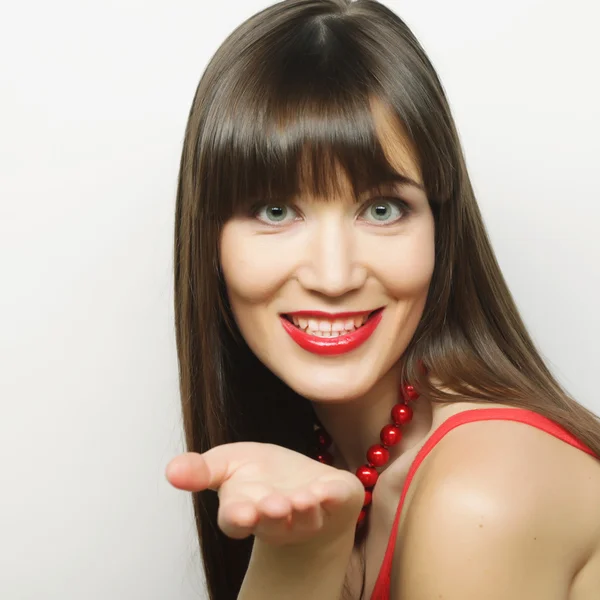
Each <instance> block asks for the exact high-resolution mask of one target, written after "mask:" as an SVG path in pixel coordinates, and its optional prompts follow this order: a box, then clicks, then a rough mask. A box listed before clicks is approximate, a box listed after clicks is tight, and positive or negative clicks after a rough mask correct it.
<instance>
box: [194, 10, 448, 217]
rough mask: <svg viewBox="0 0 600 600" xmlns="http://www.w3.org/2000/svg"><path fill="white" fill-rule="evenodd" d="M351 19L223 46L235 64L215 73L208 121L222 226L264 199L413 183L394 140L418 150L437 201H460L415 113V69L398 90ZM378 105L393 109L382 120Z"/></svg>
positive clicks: (204, 187)
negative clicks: (239, 46) (392, 148)
mask: <svg viewBox="0 0 600 600" xmlns="http://www.w3.org/2000/svg"><path fill="white" fill-rule="evenodd" d="M315 10H316V9H315ZM342 24H343V23H342V22H341V21H339V19H334V18H328V19H325V20H323V19H316V20H315V19H311V20H308V21H307V22H306V23H304V24H303V25H301V26H296V27H295V28H291V26H290V29H289V30H283V25H282V26H281V27H282V29H281V31H279V32H278V35H279V38H278V40H277V41H276V42H271V41H269V43H267V42H264V43H263V42H261V43H260V44H259V43H258V42H256V43H255V44H254V45H253V46H251V49H249V46H244V48H245V49H244V51H243V52H242V51H241V50H240V49H236V52H235V53H234V52H233V51H231V53H230V52H229V50H223V52H224V53H225V54H226V55H227V57H228V59H229V62H228V63H227V69H225V67H223V68H222V69H218V68H216V67H215V69H214V70H213V71H211V74H210V77H209V78H207V81H206V88H205V90H206V96H204V97H203V99H202V105H201V108H200V111H201V115H202V116H201V117H200V119H199V123H198V125H199V139H198V144H197V146H196V152H197V154H196V161H195V165H196V167H195V171H196V175H197V176H198V178H197V180H196V181H197V183H198V185H199V188H197V189H198V192H199V196H200V197H199V204H200V210H201V211H202V212H204V214H206V215H210V217H211V218H214V219H216V220H217V221H219V222H220V223H221V224H222V223H224V222H225V221H226V220H227V219H229V218H230V217H231V216H232V215H234V214H237V213H241V212H247V211H248V210H249V209H250V208H251V207H254V206H256V205H263V204H271V203H272V204H275V203H289V202H291V201H293V200H294V199H297V198H299V197H302V196H306V197H309V198H311V199H313V198H314V199H319V200H324V201H327V200H329V199H332V198H336V197H340V196H341V195H342V194H343V193H345V194H346V195H347V194H348V189H351V190H352V193H353V196H354V199H355V200H356V199H357V198H359V197H360V196H361V194H362V193H363V192H366V191H367V190H370V189H372V188H375V187H377V186H379V185H380V184H387V183H392V182H412V180H410V179H408V177H407V173H406V172H402V164H401V163H399V161H398V160H396V159H397V157H396V156H394V152H393V151H392V152H391V153H390V148H389V143H388V142H389V140H390V139H395V140H399V141H400V143H401V144H402V145H403V146H404V148H406V149H410V156H412V157H413V161H414V164H415V165H416V166H417V169H418V170H420V172H421V174H422V181H423V189H424V191H425V192H426V194H427V195H428V197H429V196H430V192H431V194H432V196H433V197H434V198H436V200H437V199H439V198H440V197H441V196H448V197H449V196H450V194H451V193H452V190H451V189H450V188H451V185H449V183H450V182H451V181H452V180H453V176H454V174H453V173H451V170H452V166H451V161H448V157H446V156H444V152H443V146H444V144H442V143H438V142H439V140H437V139H436V135H435V132H434V131H431V130H430V129H429V128H428V125H427V124H426V123H425V122H424V121H423V119H422V115H420V114H419V111H418V110H417V109H416V105H415V93H416V92H414V93H413V91H412V90H413V89H414V90H417V91H418V90H419V89H421V88H419V86H416V85H415V83H414V82H413V81H412V80H411V79H410V78H409V76H408V75H406V77H407V78H406V81H405V83H404V85H403V86H399V87H398V88H397V89H395V88H394V87H393V86H392V85H391V84H390V83H389V82H390V81H395V82H396V83H395V84H394V85H398V79H397V76H395V77H394V78H393V79H392V78H390V75H389V73H386V71H385V69H384V68H383V67H382V66H381V65H382V60H381V58H379V59H377V58H376V57H375V55H374V54H373V52H372V50H369V49H367V48H368V47H369V44H368V40H367V41H364V40H366V39H367V38H365V34H364V32H361V30H360V28H358V27H357V26H356V24H355V23H353V22H351V21H346V22H345V26H344V27H341V25H342ZM248 35H250V34H248ZM255 35H257V36H258V33H255ZM261 39H263V40H264V38H261ZM271 39H274V37H273V36H271V37H269V40H271ZM361 40H363V42H361ZM390 60H391V59H390ZM398 68H399V67H398ZM208 90H210V91H208ZM376 105H380V106H383V107H385V109H386V115H387V116H386V117H385V118H384V119H383V125H382V120H381V119H380V112H379V111H378V110H375V106H376ZM392 107H393V108H392ZM389 117H391V118H389ZM440 149H441V150H440ZM390 158H391V160H390ZM431 199H432V198H431V197H430V201H431Z"/></svg>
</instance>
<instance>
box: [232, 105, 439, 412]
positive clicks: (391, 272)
mask: <svg viewBox="0 0 600 600" xmlns="http://www.w3.org/2000/svg"><path fill="white" fill-rule="evenodd" d="M380 120H381V127H382V128H383V130H382V133H383V134H384V135H382V134H381V133H380V138H381V139H382V142H383V144H384V149H385V152H386V155H387V156H388V160H389V161H390V162H391V163H392V165H393V166H394V167H395V168H396V169H397V170H398V171H399V172H401V173H404V174H406V175H407V176H408V177H410V178H411V179H413V180H414V181H415V182H416V183H417V184H422V180H421V175H420V169H419V167H418V165H417V164H416V163H415V161H414V160H413V159H412V158H411V153H410V152H409V151H408V150H407V144H406V143H405V142H404V141H403V139H402V138H401V137H400V135H399V134H397V133H395V132H396V131H397V128H392V127H390V126H389V124H386V122H385V120H384V118H383V117H381V119H380ZM342 183H343V182H342ZM340 187H341V190H340V192H339V193H338V195H336V197H335V198H329V199H328V201H327V202H324V201H323V199H322V198H312V197H301V198H298V199H297V201H296V202H295V203H293V204H291V205H288V206H287V207H286V206H274V205H271V206H265V207H263V208H261V209H260V210H259V212H258V213H257V214H256V216H236V217H234V218H232V219H231V220H229V221H228V222H227V223H226V224H225V227H224V229H223V231H222V236H221V240H220V244H221V245H220V253H221V267H222V270H223V275H224V279H225V284H226V288H227V292H228V296H229V301H230V306H231V309H232V311H233V315H234V317H235V320H236V322H237V325H238V327H239V329H240V331H241V333H242V335H243V336H244V338H245V340H246V342H247V344H248V346H249V347H250V348H251V349H252V351H253V352H254V353H255V354H256V355H257V357H258V358H259V359H260V360H261V361H262V362H263V363H264V364H265V365H266V366H267V367H268V368H269V369H270V370H271V371H273V373H275V374H276V375H277V376H278V377H279V378H280V379H282V380H283V381H284V382H285V383H287V384H288V385H289V386H290V387H291V388H292V389H294V390H295V391H296V392H298V393H299V394H301V395H302V396H304V397H306V398H308V399H310V400H313V401H335V400H336V399H339V400H348V399H353V398H357V397H360V396H361V395H363V394H365V393H367V392H368V390H369V389H370V388H371V387H372V386H373V385H374V384H375V383H376V382H377V381H378V380H379V379H380V378H381V377H382V376H383V375H385V374H386V373H387V372H388V371H389V369H390V368H392V367H393V366H394V364H395V363H397V362H398V360H399V359H400V358H401V356H402V354H403V352H404V350H405V348H406V346H407V345H408V343H409V341H410V339H411V338H412V336H413V334H414V332H415V329H416V328H417V325H418V323H419V320H420V318H421V315H422V313H423V308H424V305H425V300H426V298H427V292H428V289H429V284H430V281H431V277H432V273H433V268H434V220H433V215H432V212H431V209H430V207H429V203H428V201H427V197H426V195H425V193H424V192H423V191H422V190H421V189H419V187H417V186H412V185H409V184H402V185H398V184H392V185H387V186H385V187H384V188H383V189H380V190H373V191H370V192H368V193H365V195H364V196H362V197H361V198H360V200H361V201H360V202H359V203H357V202H356V201H355V199H354V197H353V196H352V190H351V188H350V187H349V186H344V185H342V186H340ZM376 309H381V310H379V312H378V313H375V315H374V316H371V317H370V318H369V319H368V320H367V321H366V323H364V324H362V323H363V321H364V319H365V318H367V317H368V316H369V315H370V314H372V313H373V311H375V310H376ZM315 312H320V313H329V316H324V315H314V314H312V313H315ZM295 313H296V314H295ZM335 313H359V314H358V315H356V316H355V318H353V316H352V315H341V316H340V315H338V316H337V317H336V315H335ZM340 342H343V343H340Z"/></svg>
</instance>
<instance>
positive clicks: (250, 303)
mask: <svg viewBox="0 0 600 600" xmlns="http://www.w3.org/2000/svg"><path fill="white" fill-rule="evenodd" d="M175 235H176V239H175V308H176V325H177V346H178V356H179V364H180V382H181V395H182V399H183V415H184V426H185V431H186V438H187V449H188V450H189V452H188V453H186V454H184V455H182V456H179V457H177V458H176V459H174V460H173V461H172V462H171V463H170V465H169V467H168V469H167V477H168V479H169V481H170V482H171V483H172V484H173V485H174V486H175V487H177V488H180V489H184V490H189V491H193V492H196V493H194V496H193V498H194V508H195V513H196V517H197V525H198V533H199V537H200V541H201V545H202V550H203V558H204V566H205V571H206V576H207V582H208V588H209V592H210V597H211V598H212V599H213V600H225V599H230V598H231V599H233V598H240V599H243V600H251V599H255V598H261V599H262V598H285V599H286V600H293V599H296V598H297V599H300V598H303V599H304V598H307V597H310V598H312V599H313V600H318V599H326V600H330V599H332V598H339V597H340V595H341V597H344V598H352V599H356V598H377V599H383V598H392V599H400V598H402V599H403V600H425V599H427V600H430V599H432V598H444V599H445V600H458V599H460V600H465V599H471V598H472V599H475V598H477V599H480V598H486V599H490V600H492V599H498V600H499V599H506V598H511V599H513V600H519V599H525V598H527V599H528V600H530V599H532V598H544V599H546V600H551V599H557V600H558V599H561V600H562V599H566V598H569V599H571V600H592V599H595V598H598V597H599V596H598V594H599V590H600V510H599V509H598V506H600V465H599V463H598V458H597V457H598V455H600V423H599V421H598V419H597V418H596V417H595V416H594V415H593V414H591V413H590V412H589V411H588V410H586V409H585V408H584V407H582V406H581V405H580V404H578V403H577V402H576V401H575V400H573V399H572V398H570V397H569V396H568V395H567V394H566V393H565V392H564V391H563V390H562V389H561V387H560V385H559V384H558V383H557V381H556V380H555V378H554V377H553V376H552V374H551V373H550V372H549V370H548V369H547V367H546V366H545V365H544V363H543V361H542V359H541V358H540V355H539V354H538V352H537V351H536V349H535V347H534V344H533V343H532V341H531V338H530V337H529V335H528V334H527V332H526V330H525V327H524V325H523V322H522V320H521V319H520V317H519V315H518V312H517V309H516V307H515V304H514V302H513V300H512V297H511V295H510V293H509V291H508V288H507V286H506V283H505V281H504V279H503V277H502V274H501V272H500V269H499V267H498V264H497V262H496V259H495V257H494V254H493V251H492V249H491V247H490V243H489V240H488V237H487V235H486V232H485V228H484V225H483V222H482V218H481V215H480V212H479V209H478V207H477V204H476V200H475V197H474V194H473V189H472V187H471V183H470V181H469V176H468V174H467V170H466V167H465V161H464V158H463V155H462V151H461V147H460V143H459V139H458V135H457V133H456V129H455V126H454V123H453V120H452V117H451V114H450V109H449V107H448V103H447V100H446V98H445V96H444V92H443V90H442V86H441V84H440V82H439V80H438V78H437V76H436V73H435V71H434V69H433V67H432V66H431V64H430V62H429V61H428V59H427V57H426V55H425V53H424V52H423V50H422V48H421V46H420V45H419V43H418V42H417V40H416V39H415V38H414V36H413V35H412V33H411V32H410V30H409V29H408V28H407V27H406V25H405V24H404V23H403V22H402V21H401V20H400V19H399V18H398V17H397V16H395V15H394V14H393V13H392V12H391V11H390V10H389V9H387V8H385V7H384V6H382V5H380V4H379V3H377V2H373V1H371V0H358V1H357V2H349V1H347V0H286V1H285V2H281V3H279V4H276V5H274V6H272V7H270V8H268V9H266V10H264V11H262V12H261V13H259V14H257V15H255V16H254V17H252V18H250V19H249V20H248V21H246V22H245V23H244V24H242V25H241V26H240V27H239V28H238V29H237V30H236V31H234V32H233V33H232V34H231V36H230V37H229V38H228V39H227V40H226V41H225V43H224V44H223V45H222V46H221V48H220V49H219V50H218V51H217V53H216V55H215V56H214V58H213V59H212V61H211V62H210V64H209V65H208V67H207V69H206V72H205V73H204V75H203V77H202V80H201V82H200V84H199V87H198V90H197V93H196V97H195V99H194V102H193V106H192V109H191V112H190V115H189V122H188V126H187V130H186V136H185V142H184V148H183V155H182V160H181V169H180V177H179V187H178V195H177V214H176V233H175ZM315 458H316V460H315ZM215 492H218V494H215Z"/></svg>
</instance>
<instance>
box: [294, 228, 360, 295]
mask: <svg viewBox="0 0 600 600" xmlns="http://www.w3.org/2000/svg"><path fill="white" fill-rule="evenodd" d="M353 229H354V228H353V225H352V224H350V223H346V222H341V220H338V219H330V220H327V221H324V222H321V223H319V224H318V226H315V228H314V229H313V231H312V232H311V235H310V237H309V239H308V240H307V247H306V248H305V249H304V252H305V255H304V256H305V260H303V261H302V267H301V269H300V270H299V274H298V279H299V281H300V283H301V285H302V286H303V287H305V288H306V289H308V290H311V291H314V292H319V293H321V294H324V295H327V296H341V295H343V294H346V293H348V292H350V291H353V290H356V289H359V288H360V287H361V286H362V285H363V284H364V282H365V279H366V275H367V269H366V267H365V266H364V265H363V264H362V263H361V261H359V260H358V256H357V247H356V245H357V243H356V235H355V232H354V231H353Z"/></svg>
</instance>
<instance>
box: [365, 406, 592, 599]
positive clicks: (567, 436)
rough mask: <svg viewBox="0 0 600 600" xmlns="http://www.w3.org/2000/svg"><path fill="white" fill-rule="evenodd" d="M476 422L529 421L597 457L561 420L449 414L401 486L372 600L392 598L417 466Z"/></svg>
mask: <svg viewBox="0 0 600 600" xmlns="http://www.w3.org/2000/svg"><path fill="white" fill-rule="evenodd" d="M475 421H517V422H520V423H526V424H528V425H532V426H533V427H536V428H537V429H541V430H542V431H545V432H547V433H549V434H551V435H553V436H554V437H556V438H558V439H560V440H562V441H563V442H566V443H567V444H570V445H571V446H574V447H575V448H578V449H579V450H582V451H583V452H586V453H587V454H589V455H591V456H593V457H595V458H598V456H596V454H595V453H594V452H593V450H591V449H590V448H588V447H587V446H586V445H585V444H584V443H582V442H581V441H580V440H578V439H577V438H576V437H575V436H574V435H573V434H571V433H569V432H568V431H567V430H566V429H564V427H562V426H561V425H558V423H555V422H554V421H552V420H550V419H548V418H547V417H544V416H542V415H540V414H539V413H536V412H533V411H531V410H527V409H524V408H474V409H470V410H465V411H463V412H461V413H457V414H455V415H452V416H450V417H448V418H447V419H446V420H445V421H444V422H443V423H442V424H441V425H440V426H439V427H438V428H437V429H436V430H435V431H434V432H433V434H432V435H431V436H430V437H429V439H428V440H427V441H426V442H425V444H424V445H423V447H422V448H421V449H420V450H419V452H418V453H417V456H416V457H415V459H414V460H413V462H412V464H411V466H410V469H409V471H408V475H407V476H406V481H405V482H404V486H403V488H402V494H401V496H400V502H399V503H398V509H397V511H396V517H395V519H394V524H393V526H392V532H391V535H390V538H389V542H388V545H387V548H386V551H385V556H384V557H383V562H382V565H381V569H380V571H379V575H378V577H377V581H376V582H375V587H374V589H373V594H372V595H371V600H388V599H389V588H390V579H391V569H392V559H393V556H394V549H395V547H396V536H397V534H398V524H399V522H400V515H401V513H402V507H403V505H404V500H405V498H406V495H407V493H408V488H409V486H410V484H411V482H412V480H413V478H414V476H415V473H416V472H417V469H418V468H419V466H420V465H421V463H422V462H423V461H424V460H425V457H426V456H427V455H428V454H429V453H430V452H431V451H432V450H433V448H434V447H435V446H436V444H437V443H438V442H439V441H440V440H441V439H442V438H443V437H444V436H445V435H446V434H447V433H448V432H450V431H452V430H453V429H455V428H456V427H458V426H460V425H463V424H464V423H472V422H475Z"/></svg>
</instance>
